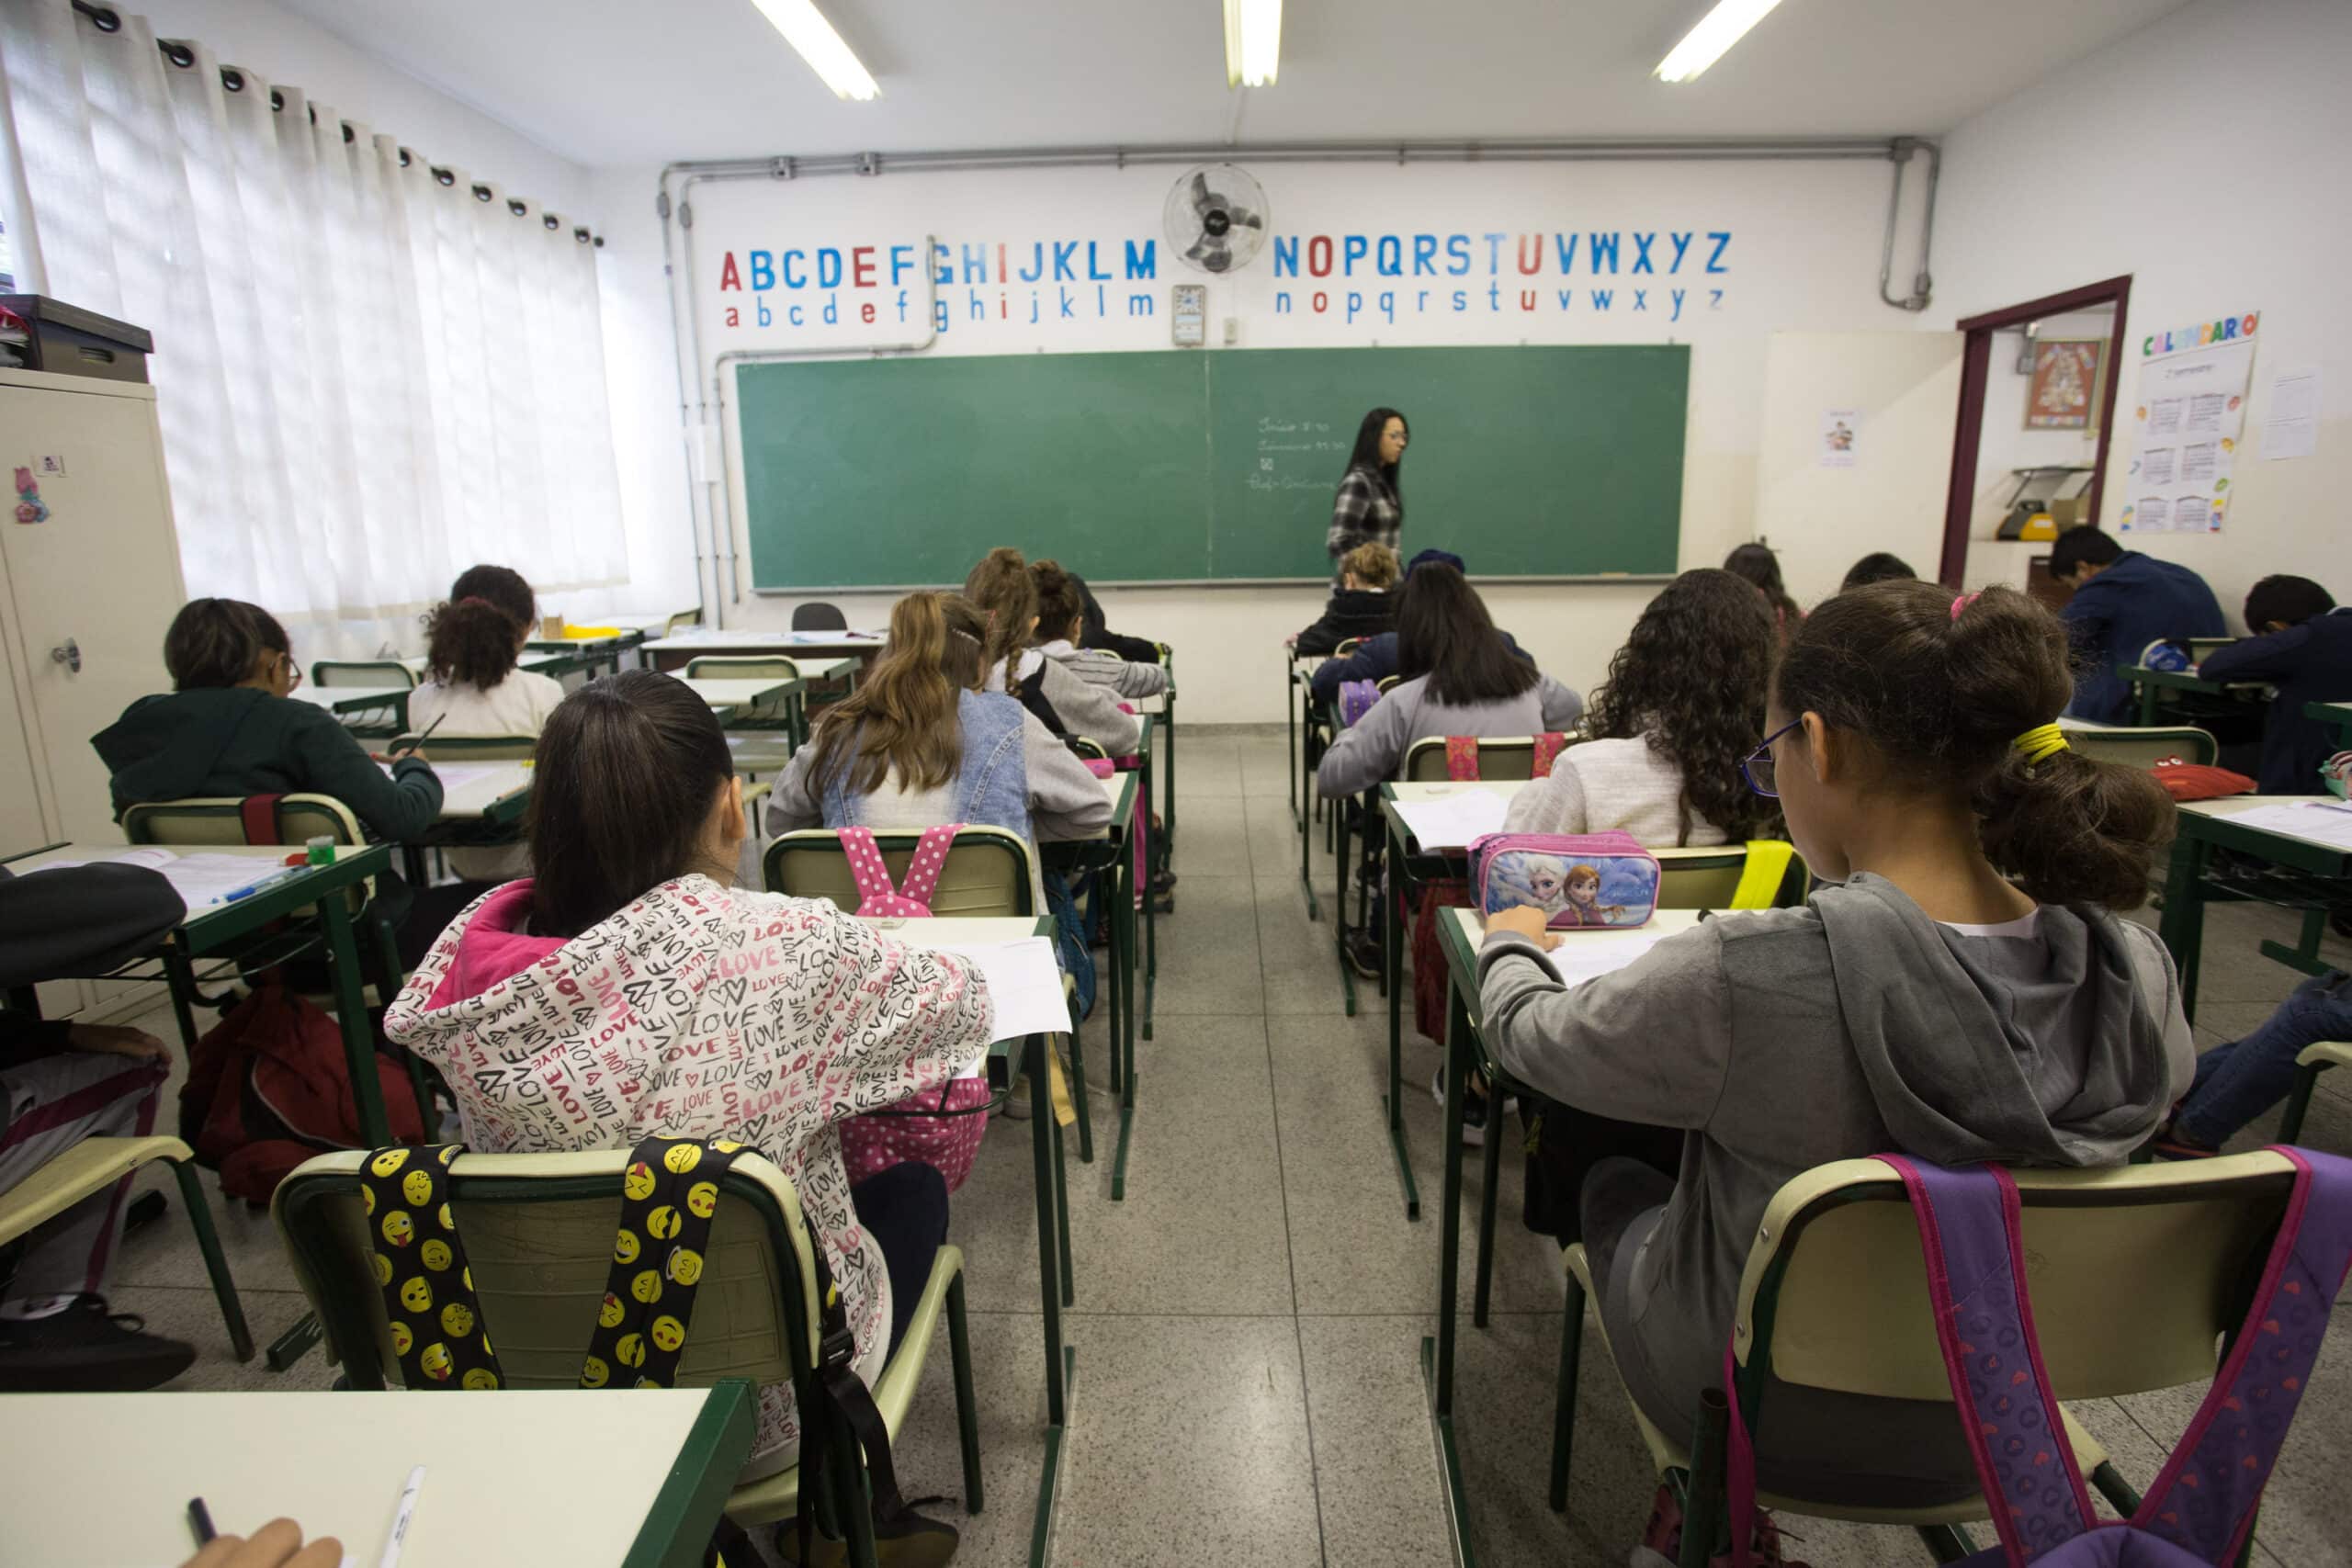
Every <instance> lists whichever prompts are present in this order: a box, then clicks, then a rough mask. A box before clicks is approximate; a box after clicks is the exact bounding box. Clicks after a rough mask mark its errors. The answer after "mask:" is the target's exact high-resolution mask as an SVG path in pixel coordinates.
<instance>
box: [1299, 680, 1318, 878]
mask: <svg viewBox="0 0 2352 1568" xmlns="http://www.w3.org/2000/svg"><path fill="white" fill-rule="evenodd" d="M1302 701H1304V699H1302ZM1313 738H1314V724H1313V722H1312V715H1311V713H1310V714H1309V715H1308V722H1307V723H1306V725H1304V726H1303V727H1302V728H1300V730H1299V737H1298V803H1299V818H1298V883H1299V886H1302V887H1304V888H1306V918H1307V919H1310V920H1319V919H1322V918H1323V911H1322V910H1321V909H1320V908H1317V905H1316V902H1315V828H1314V821H1313V818H1314V808H1315V775H1314V774H1312V773H1309V772H1307V752H1308V750H1309V748H1308V745H1307V742H1308V741H1309V740H1311V739H1313Z"/></svg>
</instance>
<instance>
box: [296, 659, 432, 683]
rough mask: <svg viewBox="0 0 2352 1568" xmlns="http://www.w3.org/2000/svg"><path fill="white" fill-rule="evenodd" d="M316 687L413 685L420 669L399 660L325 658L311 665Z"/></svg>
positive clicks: (312, 677)
mask: <svg viewBox="0 0 2352 1568" xmlns="http://www.w3.org/2000/svg"><path fill="white" fill-rule="evenodd" d="M415 684H416V671H413V670H411V669H410V668H409V667H408V666H407V665H406V664H403V663H402V662H401V661H400V660H397V659H322V660H319V661H318V662H317V663H315V664H313V665H311V685H313V686H345V687H349V686H375V687H385V686H413V685H415Z"/></svg>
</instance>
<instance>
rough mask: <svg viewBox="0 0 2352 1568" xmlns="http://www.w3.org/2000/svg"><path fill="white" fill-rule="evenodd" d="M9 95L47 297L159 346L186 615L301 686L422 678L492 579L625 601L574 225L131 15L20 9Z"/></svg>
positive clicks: (8, 54) (11, 39)
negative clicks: (268, 650) (274, 658)
mask: <svg viewBox="0 0 2352 1568" xmlns="http://www.w3.org/2000/svg"><path fill="white" fill-rule="evenodd" d="M105 17H113V18H115V20H116V23H117V27H116V30H114V31H111V32H109V31H107V30H106V29H105V28H104V27H103V26H102V25H101V22H102V21H103V20H104V19H105ZM183 62H185V63H183ZM0 65H5V75H6V92H7V99H6V118H7V120H8V124H9V129H10V130H11V132H12V135H13V141H14V145H15V150H16V154H17V161H18V164H19V166H20V170H21V173H22V175H23V179H24V188H25V189H26V190H27V192H28V194H29V197H30V204H31V211H30V212H29V214H21V213H20V214H19V215H18V216H19V219H20V220H28V222H27V223H26V227H27V228H28V233H27V234H25V235H23V236H21V237H20V239H19V245H20V248H26V249H29V250H31V251H33V252H34V254H37V255H38V257H39V260H40V272H39V273H37V274H36V276H41V275H45V276H46V291H47V292H48V293H49V294H50V295H51V296H52V297H53V298H56V299H62V300H64V301H66V302H68V303H70V304H74V305H78V306H81V307H83V308H85V309H87V310H96V311H98V312H100V313H102V314H105V315H109V316H115V317H118V318H119V319H121V320H123V321H131V322H135V323H136V324H138V325H140V326H142V327H145V328H147V329H148V330H149V331H150V332H152V333H153V334H154V338H155V352H154V354H153V356H152V357H151V359H150V361H149V367H148V368H149V375H150V377H151V378H152V379H153V381H154V383H155V386H156V389H157V405H158V408H159V410H160V413H161V418H162V422H163V431H164V460H165V463H166V465H167V467H168V468H169V471H170V478H171V493H172V509H173V513H174V516H175V521H176V523H177V525H178V529H179V538H180V560H181V565H182V568H183V570H184V571H185V573H186V575H187V588H188V592H190V593H191V594H220V595H223V596H226V597H231V598H239V599H250V600H253V601H254V602H255V603H257V604H262V605H265V606H266V607H267V608H269V609H271V610H273V611H275V612H277V614H278V615H280V616H281V617H284V618H286V619H287V620H288V622H289V625H291V626H295V627H297V628H300V629H297V630H296V636H297V637H298V639H299V640H300V642H301V644H302V647H300V649H298V656H299V657H300V659H301V660H302V661H303V662H304V663H305V664H307V663H308V662H309V661H310V660H311V659H312V658H317V657H322V656H325V657H332V656H334V655H337V654H342V655H352V654H365V653H372V652H374V651H375V650H376V649H377V648H378V647H379V646H380V645H382V644H384V643H386V642H391V643H395V644H398V645H400V646H401V647H403V648H407V649H413V648H414V647H415V646H416V645H417V642H418V637H417V630H416V620H415V618H416V615H417V614H418V612H419V611H420V610H421V609H422V608H424V606H426V605H428V604H432V603H433V602H434V601H435V600H437V599H438V598H439V597H440V596H441V595H442V594H443V593H445V592H447V588H448V584H449V581H450V580H451V579H452V578H453V577H454V576H456V574H457V573H458V571H460V570H463V569H464V568H466V567H467V566H469V565H471V564H473V563H474V562H476V561H496V562H499V563H501V564H503V565H507V566H512V567H514V568H515V570H519V571H520V572H522V573H523V575H524V576H526V577H527V578H529V579H530V580H531V581H532V583H533V584H534V585H535V586H537V588H538V589H539V590H540V592H541V593H542V595H543V596H549V595H554V594H558V593H561V592H565V591H568V590H581V589H588V588H596V587H602V586H605V585H607V584H611V583H614V582H617V581H621V580H622V578H623V577H624V576H625V575H626V570H627V561H628V553H627V547H626V543H625V540H624V536H623V533H622V525H621V516H620V502H619V493H618V488H617V483H616V477H615V470H614V466H613V459H612V449H611V439H612V436H611V431H612V426H611V419H610V414H609V411H608V410H607V408H606V403H605V367H604V350H603V341H602V336H601V332H602V328H601V324H600V321H599V317H598V311H597V300H596V269H595V261H594V248H593V246H592V245H590V244H589V243H586V242H585V241H584V239H583V238H582V237H581V234H580V233H579V232H576V229H577V225H576V224H575V223H574V221H573V220H570V219H564V218H559V217H556V216H554V215H550V214H548V213H545V212H543V211H542V210H541V209H539V208H538V207H537V205H536V204H534V203H532V202H530V201H529V200H527V199H525V198H521V197H513V198H510V197H508V195H507V194H506V192H505V191H503V189H501V188H499V187H498V186H496V185H495V184H494V183H492V182H490V181H487V180H485V179H482V178H481V177H480V176H477V175H471V174H469V173H468V172H466V171H463V170H458V169H451V168H448V167H447V166H446V165H445V166H443V167H441V168H439V169H438V170H436V169H435V167H434V166H433V165H432V164H431V161H430V158H429V156H428V150H427V149H423V148H417V149H404V148H402V147H401V144H400V143H399V142H398V141H396V140H395V139H394V138H393V137H391V136H389V135H379V134H378V133H376V132H375V131H373V130H369V129H368V127H366V126H364V125H358V124H355V123H350V122H347V121H345V119H344V118H343V117H342V116H340V115H338V114H337V113H336V112H335V110H334V108H333V107H330V106H328V105H326V104H323V103H318V102H314V101H312V100H311V99H309V98H307V97H306V96H304V95H303V92H302V90H301V89H300V87H296V86H288V85H282V84H273V83H271V82H269V81H268V80H267V79H266V78H265V77H263V76H262V75H260V74H259V73H256V72H255V71H253V70H251V69H248V68H244V67H241V66H236V65H233V64H232V65H231V66H230V67H229V68H228V69H227V71H226V72H225V73H224V71H223V69H222V66H221V64H220V62H218V61H216V60H215V59H214V58H213V57H212V55H211V54H210V52H209V51H207V50H206V48H205V47H204V45H203V44H202V43H201V42H199V41H197V40H193V39H191V40H187V42H186V43H185V44H181V43H177V42H174V43H170V44H167V45H166V46H165V48H164V49H161V50H159V49H158V47H157V44H156V40H155V37H154V34H153V29H152V28H150V27H149V25H148V23H147V20H146V18H144V17H136V16H132V15H130V13H128V12H121V11H115V10H112V9H106V10H103V11H102V15H101V17H97V18H94V17H91V16H89V15H86V14H83V13H81V12H79V11H77V10H76V9H75V8H74V6H71V5H69V4H68V0H0Z"/></svg>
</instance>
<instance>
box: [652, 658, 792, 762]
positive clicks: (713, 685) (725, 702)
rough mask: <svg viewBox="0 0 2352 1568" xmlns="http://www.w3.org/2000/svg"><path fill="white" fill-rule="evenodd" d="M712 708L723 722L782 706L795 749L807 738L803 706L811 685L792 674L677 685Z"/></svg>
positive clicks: (739, 677) (686, 682) (728, 678)
mask: <svg viewBox="0 0 2352 1568" xmlns="http://www.w3.org/2000/svg"><path fill="white" fill-rule="evenodd" d="M678 683H679V684H680V685H682V686H684V687H685V688H686V689H687V690H688V691H690V692H692V693H694V694H695V696H698V697H700V698H701V699H702V700H703V701H704V702H706V703H708V704H709V705H710V711H711V712H713V713H715V714H717V715H718V716H719V720H720V722H722V723H724V722H726V721H727V720H728V719H729V718H731V717H733V716H734V715H735V714H736V713H738V712H740V711H741V710H743V709H747V708H773V707H775V706H776V705H779V704H781V705H783V708H784V721H785V729H786V733H787V734H789V735H790V736H791V737H792V741H793V744H794V745H795V746H798V745H799V744H801V743H802V742H803V741H804V740H806V739H808V728H807V725H808V720H807V718H806V717H805V716H804V714H805V710H804V709H803V708H802V706H801V702H802V699H803V694H804V693H806V691H807V690H808V682H807V681H805V680H802V679H798V678H796V677H793V676H789V675H753V676H728V677H724V678H718V677H714V678H711V679H707V680H693V681H686V680H682V681H680V682H678Z"/></svg>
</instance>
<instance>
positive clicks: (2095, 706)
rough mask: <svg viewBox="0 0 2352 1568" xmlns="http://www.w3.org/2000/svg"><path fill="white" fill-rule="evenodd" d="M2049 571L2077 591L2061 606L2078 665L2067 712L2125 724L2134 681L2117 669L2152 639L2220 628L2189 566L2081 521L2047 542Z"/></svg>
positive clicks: (2209, 633) (2214, 603)
mask: <svg viewBox="0 0 2352 1568" xmlns="http://www.w3.org/2000/svg"><path fill="white" fill-rule="evenodd" d="M2050 575H2051V576H2052V578H2053V579H2055V580H2056V581H2060V582H2064V583H2067V584H2070V585H2071V586H2072V587H2073V588H2074V590H2075V596H2074V597H2073V598H2072V599H2069V600H2067V601H2066V607H2065V608H2064V610H2061V611H2060V612H2059V615H2060V616H2061V617H2063V618H2064V621H2065V623H2066V628H2067V630H2068V631H2069V632H2070V633H2072V634H2073V637H2074V646H2075V660H2076V663H2077V671H2076V674H2075V700H2074V702H2073V703H2072V704H2070V705H2068V706H2067V709H2066V715H2067V716H2068V717H2070V718H2087V719H2093V720H2096V721H2097V722H2098V723H2100V724H2128V723H2130V722H2131V716H2132V712H2133V707H2132V696H2131V682H2129V681H2126V680H2125V679H2123V677H2122V676H2120V675H2118V674H2117V673H2116V672H2115V667H2116V666H2117V665H2119V664H2136V663H2138V662H2139V660H2140V654H2141V652H2142V650H2143V649H2145V648H2146V647H2147V646H2148V645H2149V644H2150V643H2152V642H2163V641H2177V640H2179V639H2181V638H2184V637H2220V636H2221V635H2222V605H2221V602H2220V601H2219V600H2217V599H2215V598H2214V597H2213V591H2212V590H2211V588H2208V587H2207V586H2206V585H2205V580H2204V579H2203V578H2201V577H2199V576H2198V575H2197V574H2196V573H2195V572H2193V571H2191V570H2188V568H2187V567H2185V566H2181V565H2179V564H2177V563H2176V562H2173V561H2168V560H2158V559H2157V558H2155V557H2154V556H2143V555H2142V554H2141V553H2140V552H2139V551H2137V550H2127V549H2125V548H2124V547H2122V546H2121V545H2119V544H2117V543H2116V542H2115V541H2114V540H2113V539H2112V538H2110V537H2109V536H2107V535H2106V534H2103V533H2101V532H2100V531H2099V530H2098V529H2097V528H2095V527H2093V526H2091V525H2089V524H2087V523H2086V524H2083V525H2080V526H2078V527H2074V528H2069V529H2067V530H2066V531H2065V532H2064V533H2063V534H2061V535H2059V536H2058V537H2057V538H2056V540H2054V541H2053V542H2052V544H2051V547H2050Z"/></svg>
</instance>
